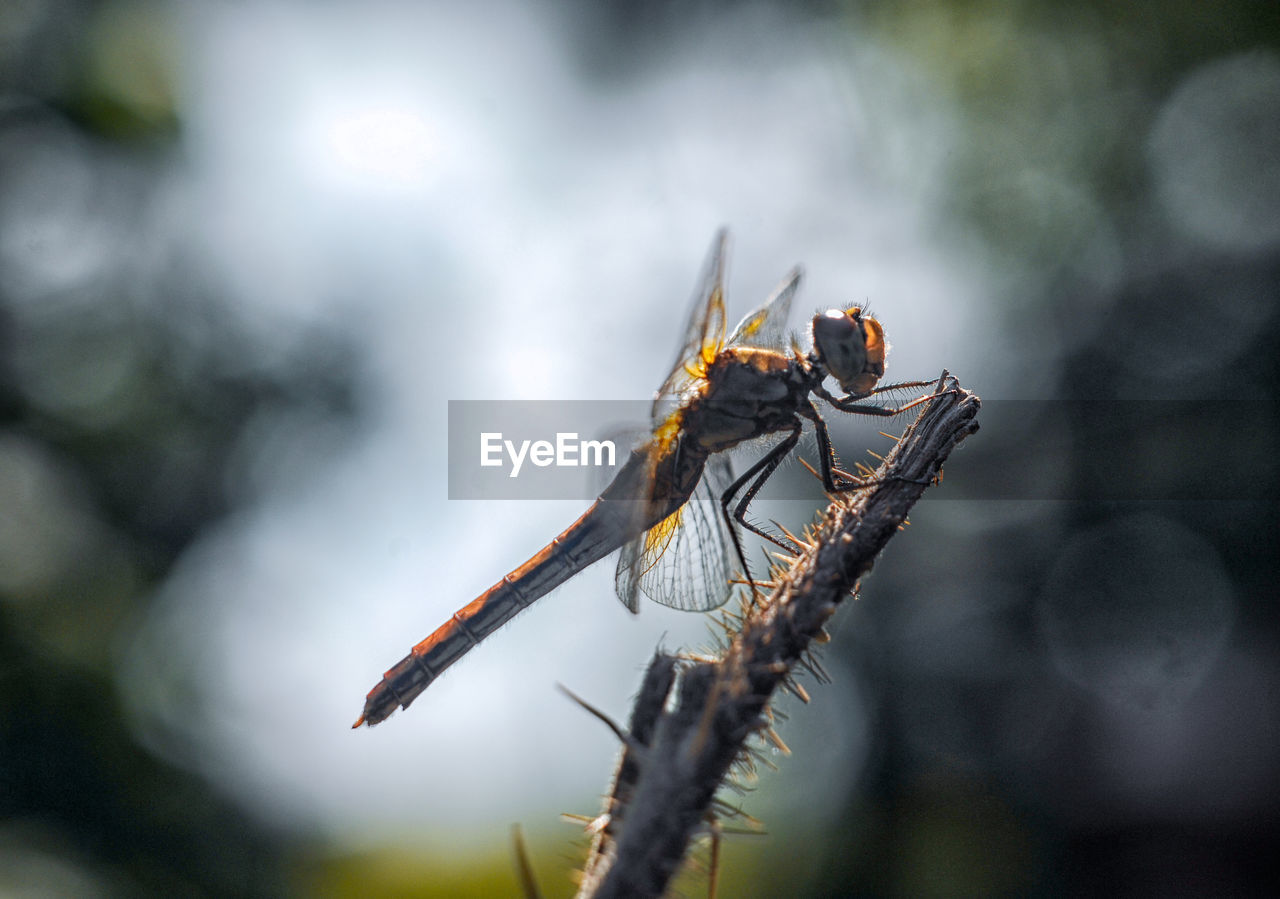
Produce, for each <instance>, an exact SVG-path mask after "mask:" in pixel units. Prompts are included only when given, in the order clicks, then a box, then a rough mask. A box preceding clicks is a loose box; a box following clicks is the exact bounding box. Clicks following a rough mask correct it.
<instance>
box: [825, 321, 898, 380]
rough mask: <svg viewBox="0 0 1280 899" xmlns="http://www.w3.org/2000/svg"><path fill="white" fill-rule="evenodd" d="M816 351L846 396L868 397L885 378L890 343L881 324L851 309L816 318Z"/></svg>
mask: <svg viewBox="0 0 1280 899" xmlns="http://www.w3.org/2000/svg"><path fill="white" fill-rule="evenodd" d="M813 352H814V355H815V356H816V357H817V361H819V362H821V363H822V365H823V366H824V367H825V368H826V370H827V371H828V372H829V373H830V374H831V376H832V377H833V378H835V379H836V380H837V381H839V382H840V386H841V387H842V388H843V389H844V391H845V393H847V394H849V395H851V396H866V395H867V394H868V393H870V392H871V391H872V390H873V389H874V388H875V386H876V382H877V381H879V380H880V378H881V377H882V376H883V375H884V357H885V355H886V354H887V353H888V352H889V344H888V343H886V342H885V339H884V328H882V327H881V326H880V322H878V321H876V320H875V319H874V318H872V317H871V316H869V315H868V316H865V317H864V316H863V315H862V307H861V306H850V307H849V308H847V309H828V310H827V311H826V312H821V313H819V314H817V315H815V316H814V317H813Z"/></svg>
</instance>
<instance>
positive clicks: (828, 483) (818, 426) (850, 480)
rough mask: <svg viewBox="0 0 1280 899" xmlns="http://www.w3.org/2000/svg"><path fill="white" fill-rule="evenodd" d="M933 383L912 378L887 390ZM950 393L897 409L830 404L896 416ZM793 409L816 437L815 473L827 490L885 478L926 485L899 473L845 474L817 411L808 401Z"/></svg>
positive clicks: (840, 490) (838, 490)
mask: <svg viewBox="0 0 1280 899" xmlns="http://www.w3.org/2000/svg"><path fill="white" fill-rule="evenodd" d="M936 383H937V382H936V381H912V382H909V383H906V384H894V385H892V386H890V387H889V388H887V389H889V390H893V389H894V388H896V387H921V386H925V385H927V384H936ZM876 392H877V391H874V390H873V391H872V393H876ZM954 392H955V391H952V390H948V391H943V392H942V393H937V394H930V395H928V396H923V397H920V398H919V399H917V400H913V401H911V402H910V403H907V404H906V405H905V406H902V407H901V408H898V409H885V408H884V407H882V406H849V407H844V406H841V405H840V403H839V402H838V401H832V403H831V404H832V405H833V406H835V407H836V408H837V409H842V410H843V411H845V412H862V413H866V414H870V415H883V416H889V415H897V414H898V413H899V412H905V411H906V410H908V409H910V408H912V407H913V406H918V405H920V404H921V403H923V402H926V401H927V400H931V399H933V398H934V397H935V396H946V395H947V394H948V393H954ZM868 396H870V394H868ZM824 399H827V400H829V401H831V400H832V398H831V397H830V396H824ZM797 411H798V412H799V413H800V414H801V415H803V416H804V417H805V418H807V419H809V420H810V421H812V422H813V429H814V432H815V433H816V434H817V437H818V457H819V459H820V460H821V463H822V464H821V466H820V472H819V473H820V474H821V475H822V487H823V489H824V490H826V491H827V492H828V493H844V492H846V491H850V490H861V489H863V488H866V487H874V486H876V485H877V484H883V483H885V482H887V481H905V482H907V483H910V484H926V485H927V484H928V483H929V482H928V481H927V480H926V481H919V480H916V479H913V478H904V477H902V476H901V475H890V476H889V477H887V478H856V477H854V476H853V475H851V474H849V473H848V472H847V471H841V470H839V469H838V468H836V467H835V461H836V459H835V451H834V450H833V449H832V447H831V434H830V433H829V432H828V431H827V423H826V421H824V420H823V418H822V414H821V413H820V412H818V410H817V409H816V408H815V407H814V405H813V404H812V403H810V404H809V407H808V408H807V409H805V408H804V407H801V408H800V409H799V410H797ZM836 475H840V477H841V478H842V480H840V481H837V480H836Z"/></svg>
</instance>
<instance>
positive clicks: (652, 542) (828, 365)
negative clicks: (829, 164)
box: [352, 229, 935, 728]
mask: <svg viewBox="0 0 1280 899" xmlns="http://www.w3.org/2000/svg"><path fill="white" fill-rule="evenodd" d="M727 245H728V233H727V231H725V230H724V229H721V230H720V231H718V232H717V234H716V236H715V238H714V239H713V241H712V244H711V250H710V252H709V253H708V255H707V259H706V262H705V263H704V264H703V267H702V272H701V274H700V275H699V277H698V282H697V289H696V290H695V292H694V299H693V303H692V309H691V312H690V314H689V318H688V323H687V325H686V326H685V332H684V337H683V340H682V342H681V345H680V349H679V351H678V352H677V354H676V360H675V364H674V365H673V366H672V367H671V370H670V373H669V374H668V375H667V377H666V379H665V380H664V381H663V383H662V386H661V387H660V388H659V389H658V391H657V393H656V394H655V397H654V400H653V404H652V407H651V419H652V421H651V428H650V430H649V432H648V433H647V436H646V437H645V438H644V439H643V440H642V441H641V442H640V443H639V444H638V445H637V446H636V447H635V448H634V449H633V450H632V451H631V452H630V455H629V456H628V458H627V459H626V461H625V462H624V463H623V465H622V466H621V468H620V469H619V471H618V473H617V475H616V476H615V477H614V479H613V481H612V482H611V483H610V484H609V485H608V486H607V487H606V488H605V489H604V491H603V492H602V493H601V494H600V496H599V498H598V499H597V500H596V501H595V502H594V503H593V504H592V505H591V507H590V508H589V509H588V510H587V511H586V512H585V513H584V514H583V515H582V517H581V518H579V519H578V520H577V521H575V522H574V523H573V524H571V525H570V526H569V527H568V528H567V529H566V530H565V531H564V532H563V533H561V534H560V535H559V536H558V537H556V538H555V539H553V540H552V541H551V542H550V543H549V544H547V545H546V546H545V547H543V549H541V550H540V551H538V552H537V553H536V554H534V556H533V557H532V558H530V559H529V560H528V561H527V562H525V563H524V564H523V565H521V566H520V567H519V568H516V569H515V570H514V571H512V572H510V573H509V574H507V575H506V576H505V577H503V578H502V580H500V581H498V582H497V583H496V584H494V585H493V586H492V587H490V588H489V589H488V590H486V591H485V592H484V593H482V594H480V596H478V597H476V598H475V599H474V600H472V601H471V602H470V603H468V604H467V605H465V606H463V607H462V608H461V609H459V610H458V611H457V612H455V613H454V614H453V616H452V617H451V618H449V619H448V620H447V621H446V622H445V623H444V624H442V625H441V626H440V627H439V628H437V629H436V630H435V632H434V633H432V634H431V635H430V636H429V637H427V638H426V639H425V640H423V641H422V642H420V643H418V644H417V645H416V646H414V647H413V648H412V650H410V652H409V654H408V655H407V656H405V657H404V658H403V659H402V660H401V661H400V662H398V663H397V664H396V665H394V666H393V667H392V668H391V669H390V670H388V671H387V672H386V673H385V674H384V675H383V677H382V680H381V681H379V682H378V684H377V685H376V686H375V687H374V688H373V689H372V690H370V691H369V694H368V696H367V697H366V699H365V704H364V711H363V713H362V714H361V715H360V717H359V718H358V719H357V720H356V722H355V724H354V725H352V727H353V728H358V727H360V726H361V725H368V726H372V725H375V724H378V723H380V722H382V721H384V720H386V719H387V718H388V717H389V716H390V715H391V714H392V713H393V712H395V711H396V709H397V708H402V709H407V708H408V707H409V704H410V703H412V702H413V701H414V699H416V698H417V697H418V696H419V695H421V694H422V692H423V691H424V690H426V688H427V687H428V686H429V685H430V684H431V683H432V681H434V680H435V679H436V678H438V677H439V676H440V675H441V674H442V673H443V672H444V670H445V669H446V668H448V667H449V666H450V665H452V664H453V663H454V662H457V661H458V660H459V659H460V658H462V657H463V656H464V655H466V653H467V652H469V651H470V650H472V649H474V648H475V647H476V646H478V645H480V643H481V642H482V641H483V640H484V639H485V638H487V637H488V636H489V635H490V634H492V633H493V632H494V631H496V630H497V629H498V628H499V627H501V626H502V625H504V624H506V623H507V622H508V621H510V620H511V619H512V618H513V617H514V616H515V615H517V614H518V613H519V612H520V611H522V610H523V609H526V608H528V607H529V606H530V605H532V604H533V603H534V602H536V601H537V600H539V599H541V598H542V597H543V596H546V595H547V594H548V593H550V592H551V591H552V590H553V589H555V588H556V587H558V586H559V585H561V584H563V583H564V582H565V581H567V580H569V579H570V578H572V577H573V576H574V575H576V574H578V573H579V572H581V571H582V570H584V569H585V568H587V567H588V566H590V565H592V564H594V563H596V562H598V561H600V560H601V559H603V558H604V557H605V556H608V555H609V554H610V553H612V552H614V551H616V550H621V553H620V554H619V558H618V565H617V572H616V577H615V587H616V590H617V594H618V598H619V599H620V600H621V601H622V603H623V605H625V606H626V607H627V609H629V610H630V611H632V612H636V611H638V608H639V600H638V597H639V594H640V593H644V594H645V595H646V596H648V597H649V598H651V599H653V600H656V601H657V602H659V603H662V604H664V605H667V606H671V607H674V608H678V609H685V610H689V611H708V610H710V609H714V608H716V607H718V606H720V605H721V604H723V603H724V602H725V601H726V600H727V599H728V597H729V594H730V591H731V590H732V586H733V582H732V581H731V579H730V572H729V567H730V565H731V564H732V563H734V562H736V564H737V566H738V568H739V570H740V571H741V572H742V573H743V575H744V577H745V578H746V579H747V580H748V581H750V580H751V575H750V569H749V567H748V565H747V558H746V554H745V551H744V549H743V542H742V535H741V534H740V533H739V528H741V529H743V530H745V531H749V532H751V533H754V534H757V535H758V536H760V537H762V538H764V539H765V540H768V541H770V542H772V543H775V544H777V545H779V546H781V547H782V548H783V549H784V550H787V551H788V552H794V551H795V548H794V546H791V545H788V544H787V543H785V542H783V540H782V539H781V538H779V537H778V536H777V535H775V534H773V533H771V532H769V531H768V530H767V529H765V528H763V527H760V526H758V525H756V524H753V523H752V522H751V521H750V520H749V519H748V518H747V509H748V507H749V506H750V504H751V501H752V500H753V499H754V498H755V496H756V494H757V493H759V491H760V489H761V488H762V487H763V486H764V484H765V482H766V481H768V479H769V477H770V476H771V475H772V474H773V473H774V472H775V471H776V470H777V469H778V467H779V466H780V465H781V464H782V462H783V461H784V460H785V459H786V458H787V456H788V455H790V453H791V452H792V451H793V450H794V449H795V447H796V445H797V444H798V442H799V440H800V436H801V432H802V430H803V428H804V425H805V423H806V422H808V423H810V424H811V425H812V426H813V430H814V432H815V433H816V436H817V445H818V461H819V472H820V475H821V478H822V483H823V487H824V488H825V489H826V491H827V492H828V493H837V492H840V491H845V490H852V489H857V488H859V487H865V486H867V484H868V481H867V480H865V479H858V478H854V477H853V476H852V475H849V474H847V473H846V472H843V471H841V470H840V469H839V468H838V467H837V466H836V460H835V454H834V452H833V449H832V445H831V438H830V435H829V433H828V430H827V426H826V422H825V421H824V419H823V417H822V415H821V414H820V412H819V411H818V408H817V406H815V404H814V402H813V400H812V399H811V397H817V398H819V399H821V400H822V401H823V402H825V403H826V404H828V405H830V406H831V407H832V408H834V409H838V410H840V411H842V412H848V413H854V414H861V415H875V416H882V417H889V416H894V415H898V414H900V413H902V412H904V411H906V410H907V409H910V408H911V407H913V406H915V405H918V404H920V403H923V402H926V401H928V400H929V399H932V398H933V397H932V396H929V395H926V396H922V397H920V398H919V399H916V400H913V401H911V402H909V403H906V404H905V405H902V406H899V407H892V406H885V405H879V404H876V403H873V402H867V400H869V399H871V398H874V397H875V396H876V395H877V394H882V393H886V392H889V391H895V390H901V389H906V388H915V387H925V386H929V385H932V384H934V383H935V382H934V381H932V380H930V381H908V382H904V383H900V384H893V385H885V386H878V385H879V383H880V379H881V378H882V377H883V375H884V371H885V359H886V356H887V355H888V351H889V345H888V343H887V342H886V340H885V335H884V328H883V327H882V326H881V324H880V322H879V321H878V320H877V319H875V318H873V317H872V316H870V315H868V314H866V312H865V309H864V308H863V307H861V306H856V305H855V306H846V307H842V308H834V309H829V310H827V311H825V312H821V313H818V314H817V315H815V316H814V317H813V319H812V321H811V323H810V328H809V336H810V344H811V347H810V349H809V350H808V351H807V352H806V351H804V350H803V349H802V348H801V346H800V345H799V343H798V341H797V340H796V338H794V337H792V339H791V341H790V344H789V345H788V343H787V342H786V340H785V328H786V322H787V318H788V316H789V314H790V310H791V301H792V299H793V297H794V296H795V293H796V291H797V289H798V288H799V285H800V279H801V271H800V269H799V268H795V269H793V270H792V271H791V272H790V273H789V274H788V275H787V277H786V278H785V279H784V280H783V281H782V283H781V284H780V285H779V287H778V288H777V289H776V290H775V291H774V292H773V294H771V295H770V297H769V298H768V299H767V300H766V301H765V302H764V303H763V304H762V305H761V306H760V307H759V308H757V309H755V310H754V311H752V312H751V313H749V314H748V315H747V316H746V317H745V318H743V320H742V321H741V323H739V324H738V326H737V327H736V328H735V329H734V330H733V331H732V332H731V333H730V334H729V336H728V337H726V336H725V331H726V328H725V322H726V320H725V287H724V274H725V263H726V256H727ZM828 378H831V379H833V380H834V381H835V382H836V383H837V384H838V385H839V387H840V390H841V391H842V393H841V394H840V395H836V394H834V393H832V392H830V391H829V390H828V389H827V388H826V387H825V386H824V383H825V382H826V381H827V379H828ZM779 435H780V436H781V439H778V437H779ZM770 440H772V443H771V444H770V445H769V448H768V451H767V452H765V453H764V454H763V455H762V456H761V457H760V458H759V459H758V460H757V461H756V462H755V463H754V464H752V465H750V466H749V467H748V468H747V469H746V471H745V472H743V473H742V474H741V475H740V476H738V477H736V478H735V477H734V476H733V472H732V466H731V464H730V460H729V451H730V450H734V449H735V448H738V447H741V446H743V445H744V444H746V445H749V446H754V445H755V443H757V442H758V443H760V444H761V445H765V444H769V441H770ZM735 500H736V502H735ZM717 507H718V508H717ZM730 547H731V548H732V550H733V556H730V554H729V549H730ZM751 583H752V585H753V586H754V582H753V581H751Z"/></svg>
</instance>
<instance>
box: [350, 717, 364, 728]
mask: <svg viewBox="0 0 1280 899" xmlns="http://www.w3.org/2000/svg"><path fill="white" fill-rule="evenodd" d="M361 724H364V715H361V716H360V717H359V718H357V719H356V723H355V724H353V725H351V729H352V730H355V729H356V728H357V727H359V726H360V725H361Z"/></svg>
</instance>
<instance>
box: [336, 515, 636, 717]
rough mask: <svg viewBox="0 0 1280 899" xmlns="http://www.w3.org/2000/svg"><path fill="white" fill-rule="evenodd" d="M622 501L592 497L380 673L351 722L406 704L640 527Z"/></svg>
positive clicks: (627, 539) (407, 705) (389, 713)
mask: <svg viewBox="0 0 1280 899" xmlns="http://www.w3.org/2000/svg"><path fill="white" fill-rule="evenodd" d="M624 505H625V504H618V503H609V502H601V501H598V500H597V501H596V502H595V503H594V504H592V506H591V508H590V509H588V510H587V511H586V512H585V513H584V514H583V516H582V517H581V518H579V519H578V520H577V521H575V522H574V523H573V524H572V525H570V526H569V527H568V528H567V529H566V530H565V531H564V533H562V534H560V536H558V537H556V538H555V539H554V540H552V541H551V542H550V543H549V544H547V545H546V546H545V547H543V548H542V549H541V550H540V551H539V552H538V553H537V554H535V555H534V556H533V558H531V559H529V561H527V562H525V563H524V564H523V565H521V566H520V567H519V568H517V569H516V570H515V571H512V572H511V573H510V574H508V575H507V576H506V577H504V578H503V579H502V580H500V581H498V583H496V584H494V585H493V586H492V587H490V588H489V589H488V590H486V591H485V592H484V593H482V594H480V595H479V596H478V597H476V598H475V599H473V600H472V601H471V602H469V603H467V604H466V605H465V606H463V607H462V608H461V609H459V610H458V611H456V612H454V613H453V616H452V617H451V618H450V619H449V620H448V621H446V622H445V623H444V624H442V625H441V626H440V627H438V628H436V630H435V632H434V633H432V634H431V636H429V637H427V638H426V639H425V640H423V641H422V642H421V643H419V644H418V645H416V646H414V647H413V649H412V650H411V651H410V652H409V654H408V655H407V656H405V657H404V658H403V659H401V660H400V661H399V662H398V663H397V664H396V665H394V666H393V667H392V668H391V669H390V670H388V671H387V672H386V674H384V675H383V677H382V680H381V681H380V682H379V683H378V685H377V686H375V687H374V688H373V689H372V690H370V691H369V695H368V696H367V697H366V698H365V704H364V714H362V715H361V716H360V718H359V720H358V721H356V723H355V724H354V725H353V726H354V727H359V726H360V725H361V724H368V725H374V724H377V723H379V722H380V721H384V720H386V718H387V717H388V716H390V715H391V713H392V712H394V711H395V710H396V708H397V707H399V708H405V709H407V708H408V707H409V704H410V703H411V702H413V700H414V699H416V698H417V697H418V695H419V694H421V693H422V691H423V690H425V689H426V688H427V687H428V686H429V685H430V684H431V682H432V681H434V680H435V679H436V678H437V677H439V676H440V675H441V674H443V673H444V670H445V669H446V668H448V667H449V666H450V665H452V664H453V663H454V662H456V661H458V659H460V658H462V657H463V656H464V655H466V654H467V653H468V652H469V651H470V650H471V649H472V648H473V647H475V646H478V645H479V644H480V642H481V641H482V640H484V639H485V638H486V637H488V636H489V635H490V634H492V633H493V632H494V631H496V630H497V629H498V628H500V627H502V625H504V624H506V623H507V622H508V621H510V620H511V619H512V618H514V617H515V616H516V614H517V613H519V612H520V611H521V610H522V609H526V608H528V607H529V606H531V605H532V604H533V603H534V602H535V601H537V600H539V599H541V598H542V597H543V596H546V595H547V594H548V593H550V592H551V591H552V590H554V589H555V588H556V587H558V586H560V585H561V584H563V583H564V582H565V581H567V580H569V578H571V577H573V576H574V575H575V574H577V573H578V572H580V571H581V570H582V569H584V568H586V567H587V566H588V565H591V564H593V563H594V562H598V561H599V560H600V559H603V558H604V557H605V556H607V555H608V554H609V553H611V552H613V551H614V550H615V549H617V548H618V547H620V546H622V545H623V544H624V543H626V542H628V541H629V540H631V539H632V538H634V537H635V536H636V535H637V534H639V533H642V532H643V530H644V527H647V526H648V525H647V523H646V522H644V521H634V520H632V516H630V515H629V514H628V512H627V511H626V510H625V508H624Z"/></svg>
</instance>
